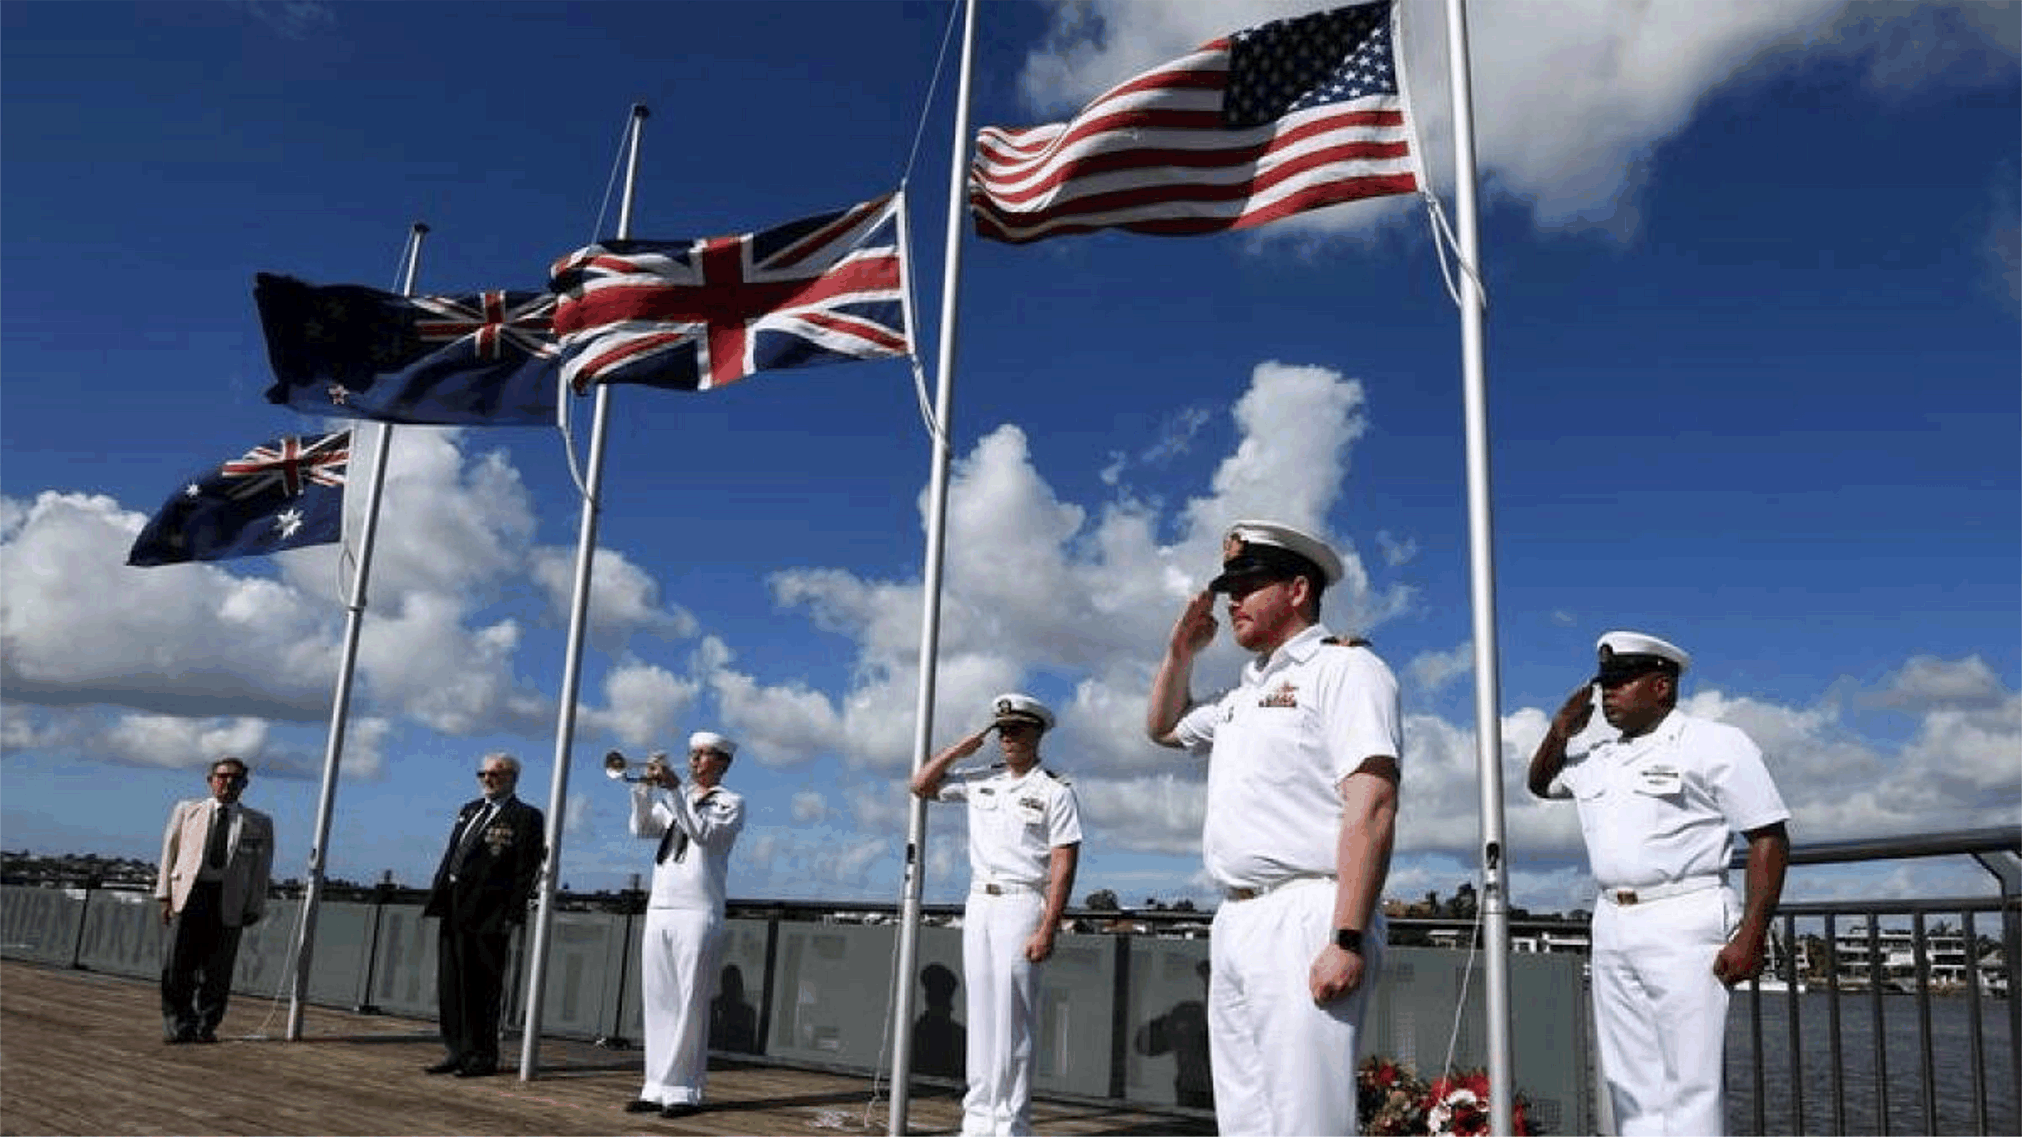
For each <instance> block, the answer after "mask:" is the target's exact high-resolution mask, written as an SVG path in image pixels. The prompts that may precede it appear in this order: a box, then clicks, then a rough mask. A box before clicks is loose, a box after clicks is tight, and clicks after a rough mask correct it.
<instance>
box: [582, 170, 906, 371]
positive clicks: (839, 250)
mask: <svg viewBox="0 0 2022 1137" xmlns="http://www.w3.org/2000/svg"><path fill="white" fill-rule="evenodd" d="M904 207H905V206H904V198H903V196H902V195H900V194H892V195H890V196H887V197H882V198H879V199H877V200H876V201H867V202H864V203H862V204H859V205H855V206H852V207H850V208H848V209H845V210H841V211H839V212H835V213H826V214H822V215H821V216H818V217H808V218H803V219H802V220H799V221H791V222H788V223H787V224H785V225H780V226H777V227H775V228H772V229H766V230H763V231H761V232H757V233H745V234H742V235H740V236H733V237H709V238H705V239H703V240H699V241H607V242H604V243H602V244H596V245H591V246H589V247H588V248H584V249H578V250H577V251H576V252H573V253H571V254H569V255H568V256H566V257H563V258H562V259H561V260H559V261H556V262H555V265H554V269H553V277H554V279H553V281H552V282H551V284H550V286H549V287H550V289H551V290H552V291H553V292H554V293H555V294H556V295H557V297H558V298H559V299H558V301H557V303H556V305H555V318H554V322H555V332H556V334H557V336H558V337H559V342H560V345H561V349H562V377H563V378H564V379H566V380H568V382H569V383H570V384H572V385H573V386H574V387H575V389H576V390H577V391H578V392H581V391H584V390H586V389H588V387H589V386H590V385H591V384H593V383H644V384H648V385H650V386H655V387H673V388H677V389H680V390H686V391H699V390H706V389H708V388H711V387H721V386H723V385H724V384H726V383H733V382H735V381H737V380H738V379H741V378H743V377H744V376H746V375H749V374H751V373H752V372H754V371H768V370H774V369H777V368H784V367H807V366H812V365H815V364H821V363H844V362H848V361H850V360H853V359H878V358H883V357H887V356H899V355H906V354H908V353H909V352H910V351H911V350H912V349H911V341H910V338H909V335H908V332H907V324H906V306H905V302H904V295H905V273H904V259H903V254H902V252H901V250H900V249H899V245H898V231H899V218H900V214H901V211H902V210H903V209H904Z"/></svg>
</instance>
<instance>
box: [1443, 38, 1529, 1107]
mask: <svg viewBox="0 0 2022 1137" xmlns="http://www.w3.org/2000/svg"><path fill="white" fill-rule="evenodd" d="M1446 43H1447V69H1448V71H1449V74H1448V79H1449V81H1450V83H1451V89H1452V92H1453V182H1454V202H1455V205H1456V208H1457V210H1458V212H1459V218H1458V221H1459V230H1460V231H1459V234H1458V243H1459V254H1460V268H1461V271H1460V273H1459V276H1460V301H1461V302H1460V345H1461V366H1462V378H1463V388H1464V390H1465V395H1466V405H1467V550H1468V563H1469V596H1470V599H1471V601H1472V607H1473V609H1474V736H1475V761H1476V763H1477V765H1478V767H1479V770H1480V783H1481V785H1480V789H1481V872H1482V891H1481V910H1482V917H1483V926H1484V928H1485V930H1486V932H1487V937H1488V942H1487V944H1485V945H1484V950H1483V954H1484V956H1486V959H1487V964H1488V968H1487V970H1488V976H1487V978H1488V983H1487V990H1486V992H1485V994H1486V995H1487V1000H1488V1005H1487V1007H1486V1009H1485V1017H1486V1019H1487V1024H1488V1079H1489V1091H1490V1092H1489V1118H1490V1121H1489V1124H1490V1130H1491V1132H1494V1133H1496V1134H1501V1135H1507V1134H1509V1133H1511V1132H1512V1131H1513V1126H1512V1116H1513V1115H1512V1111H1511V1104H1512V1103H1511V1098H1512V1096H1513V1094H1514V1092H1515V1089H1516V1086H1515V1083H1514V1081H1513V1080H1512V1078H1511V1075H1510V1033H1509V893H1508V887H1507V885H1508V864H1507V861H1508V857H1507V852H1508V845H1507V843H1506V842H1505V841H1504V839H1503V811H1502V719H1501V717H1500V716H1501V711H1500V709H1499V708H1500V707H1501V692H1500V691H1499V690H1498V689H1497V672H1496V660H1497V658H1498V656H1497V651H1496V639H1495V533H1494V503H1493V499H1492V497H1491V495H1490V492H1489V452H1488V395H1487V381H1486V366H1485V365H1484V363H1483V355H1482V310H1483V307H1484V305H1483V301H1482V293H1481V239H1480V234H1479V233H1478V231H1477V225H1476V210H1475V170H1474V88H1473V82H1472V78H1471V76H1470V73H1469V62H1468V50H1467V6H1466V0H1446Z"/></svg>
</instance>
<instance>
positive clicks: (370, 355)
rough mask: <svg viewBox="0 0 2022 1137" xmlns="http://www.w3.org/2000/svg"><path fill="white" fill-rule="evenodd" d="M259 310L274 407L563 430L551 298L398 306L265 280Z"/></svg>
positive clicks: (431, 299) (355, 289)
mask: <svg viewBox="0 0 2022 1137" xmlns="http://www.w3.org/2000/svg"><path fill="white" fill-rule="evenodd" d="M253 298H254V300H255V301H256V302H257V303H258V304H259V306H260V323H261V325H262V326H263V327H265V329H266V332H267V358H268V360H269V362H271V363H272V364H273V368H274V378H275V379H276V380H277V382H276V383H275V384H274V385H273V386H272V387H269V388H268V389H267V399H268V401H269V402H275V403H282V404H285V405H287V406H291V407H294V408H295V409H296V410H299V411H307V412H309V413H310V414H317V415H337V416H341V417H347V418H365V419H374V420H377V421H379V422H404V423H435V424H445V425H459V426H541V425H545V424H549V423H552V422H554V421H555V397H556V391H557V384H558V376H559V374H560V371H559V369H558V360H557V354H558V352H557V350H556V347H555V335H554V326H553V317H554V311H555V298H554V297H553V296H552V295H550V294H548V293H546V292H505V291H494V292H478V293H473V294H471V295H468V296H401V295H398V294H395V293H391V292H381V291H379V290H378V289H376V288H366V287H364V286H362V285H356V284H335V285H322V286H318V285H313V284H304V283H303V282H301V281H299V280H296V279H294V278H292V277H286V276H274V275H271V274H269V273H261V274H260V275H259V278H258V281H257V283H256V284H255V286H254V288H253Z"/></svg>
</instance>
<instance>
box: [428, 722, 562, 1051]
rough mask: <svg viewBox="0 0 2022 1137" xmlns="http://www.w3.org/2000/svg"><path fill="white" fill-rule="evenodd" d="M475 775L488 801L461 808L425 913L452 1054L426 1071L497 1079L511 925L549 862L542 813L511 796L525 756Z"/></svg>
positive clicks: (497, 760) (494, 759)
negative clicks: (435, 927) (432, 924)
mask: <svg viewBox="0 0 2022 1137" xmlns="http://www.w3.org/2000/svg"><path fill="white" fill-rule="evenodd" d="M477 776H478V782H479V784H480V785H481V786H483V787H484V796H483V797H481V798H478V799H476V800H475V801H471V802H467V803H465V804H464V807H463V808H462V809H460V810H458V811H457V814H456V826H455V827H454V828H452V829H451V830H450V833H449V847H448V848H446V849H444V850H443V852H442V864H441V865H440V866H439V867H438V868H437V869H436V870H435V884H434V886H433V888H432V889H431V890H430V891H429V894H428V907H427V908H425V909H423V910H422V914H423V915H425V916H437V917H440V918H441V920H442V924H441V932H440V939H439V940H438V941H437V948H436V963H435V993H436V1000H437V1002H436V1006H437V1009H438V1011H439V1018H440V1020H441V1023H442V1045H443V1047H444V1048H445V1049H446V1050H447V1051H448V1054H447V1055H446V1056H445V1057H444V1058H443V1060H442V1061H440V1062H438V1063H436V1064H435V1065H433V1066H430V1067H428V1072H429V1073H431V1074H455V1075H456V1076H457V1077H459V1078H482V1077H486V1076H488V1075H491V1074H496V1073H498V1038H499V1030H498V1019H499V1003H500V1000H501V997H502V995H503V994H504V991H505V971H506V949H507V947H508V945H509V944H510V943H511V941H512V929H513V928H515V927H517V926H519V925H520V924H522V923H525V922H526V918H527V899H528V897H530V896H531V895H532V894H533V890H534V882H535V881H536V880H537V879H539V877H540V872H541V862H542V861H543V860H545V859H546V857H547V843H546V835H547V831H546V828H545V824H544V821H543V819H542V817H541V811H540V810H538V809H535V808H534V807H533V806H530V805H528V804H527V803H525V802H523V801H521V800H520V799H519V798H517V797H515V796H514V795H513V790H514V789H515V788H516V787H517V786H518V785H519V780H520V763H519V759H517V758H514V757H513V756H512V755H510V754H497V753H494V754H487V755H485V756H484V761H483V762H482V763H481V764H480V765H479V769H478V772H477Z"/></svg>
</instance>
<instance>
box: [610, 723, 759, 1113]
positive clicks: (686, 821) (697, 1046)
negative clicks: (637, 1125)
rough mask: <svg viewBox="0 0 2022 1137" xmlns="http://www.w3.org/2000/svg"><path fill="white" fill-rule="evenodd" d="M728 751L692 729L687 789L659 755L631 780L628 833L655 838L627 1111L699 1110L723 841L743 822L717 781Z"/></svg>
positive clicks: (731, 752)
mask: <svg viewBox="0 0 2022 1137" xmlns="http://www.w3.org/2000/svg"><path fill="white" fill-rule="evenodd" d="M736 754H737V743H735V742H732V741H731V740H730V739H728V738H725V737H724V736H723V735H720V734H717V733H715V732H714V731H707V730H698V731H696V732H695V733H694V734H691V735H689V736H688V776H689V781H690V782H691V783H692V785H691V786H690V788H688V789H686V790H684V789H683V788H682V786H681V778H680V776H679V775H678V774H676V773H675V772H674V770H673V767H671V766H669V765H668V764H667V763H666V762H665V761H664V758H665V756H664V755H655V756H654V758H653V761H652V762H651V763H649V764H648V766H647V776H648V779H649V780H647V781H641V782H639V783H637V784H635V785H634V786H633V787H632V817H631V822H630V827H631V830H632V835H633V836H634V837H644V838H648V839H657V840H658V841H659V845H658V846H657V847H656V848H655V850H654V853H653V892H652V895H651V898H650V899H649V900H648V901H647V903H646V930H645V933H644V942H643V943H642V944H641V945H640V950H639V991H640V1012H641V1014H642V1016H643V1018H644V1021H645V1025H646V1080H645V1084H644V1085H642V1086H641V1087H640V1088H639V1096H638V1097H637V1098H636V1099H634V1100H633V1101H632V1102H630V1103H629V1104H627V1105H626V1106H625V1110H626V1112H628V1113H648V1112H658V1113H659V1114H660V1116H662V1117H686V1116H688V1115H689V1114H692V1113H696V1112H698V1111H699V1110H701V1108H702V1093H703V1089H704V1086H705V1083H706V1082H707V1080H708V1077H709V996H710V994H711V992H712V986H713V984H714V983H715V981H716V963H717V960H718V958H719V957H720V956H721V955H722V952H723V935H724V924H723V906H724V899H725V896H726V894H727V890H728V882H729V877H730V847H731V846H732V845H733V844H735V843H736V841H737V834H738V833H739V832H741V831H742V830H743V829H744V798H743V797H742V796H740V795H738V794H736V793H733V792H731V791H730V790H727V789H725V788H723V785H722V782H723V775H724V773H725V771H727V770H729V769H730V760H731V758H733V757H734V756H735V755H736ZM656 790H657V791H659V792H656Z"/></svg>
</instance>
